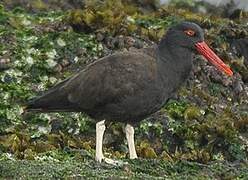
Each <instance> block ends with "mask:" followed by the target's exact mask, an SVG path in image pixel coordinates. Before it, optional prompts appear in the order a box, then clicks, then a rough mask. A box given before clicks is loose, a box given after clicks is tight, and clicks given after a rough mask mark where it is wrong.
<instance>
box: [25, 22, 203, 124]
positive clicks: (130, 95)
mask: <svg viewBox="0 0 248 180" xmlns="http://www.w3.org/2000/svg"><path fill="white" fill-rule="evenodd" d="M189 25H190V26H192V28H193V29H195V30H196V31H198V32H199V35H198V36H197V38H196V39H202V38H203V35H202V31H201V29H200V28H199V27H198V26H197V25H195V24H192V23H184V24H181V25H179V26H177V27H176V28H177V29H178V30H181V29H185V28H187V26H189ZM175 32H177V31H175V28H174V29H170V30H169V31H168V33H167V34H168V35H167V36H165V37H164V38H163V39H162V40H161V42H160V43H159V44H158V46H153V47H150V48H144V49H141V50H137V51H129V52H121V53H116V54H112V55H109V56H106V57H103V58H101V59H99V60H98V61H96V62H94V63H92V64H90V65H88V66H87V67H86V68H85V69H84V70H82V71H80V72H79V73H77V74H75V75H74V76H73V77H71V78H69V79H66V80H65V81H63V82H61V83H59V84H58V85H56V86H55V87H53V88H52V89H50V90H49V91H47V92H46V93H44V95H42V96H40V97H38V98H36V99H34V100H32V101H31V102H30V103H29V104H28V106H27V110H36V111H40V112H56V111H75V112H78V111H81V112H85V113H87V114H88V115H90V116H91V117H92V118H93V119H96V120H103V119H105V120H111V121H121V122H129V123H134V122H137V121H140V120H142V119H144V118H145V117H147V116H149V115H150V114H152V113H154V112H156V111H157V110H159V109H160V108H161V106H163V104H164V103H165V102H166V101H167V100H168V98H170V97H171V96H172V94H173V93H175V91H176V90H177V89H178V88H179V86H180V85H181V84H182V83H183V82H184V81H185V79H186V78H187V76H188V75H189V73H190V70H191V62H192V54H193V51H192V50H191V48H193V47H191V46H193V45H194V43H191V40H189V38H187V37H186V35H184V34H183V36H182V35H181V36H182V38H181V39H185V40H184V41H179V40H181V39H180V38H179V40H174V37H176V39H178V36H177V34H176V33H175ZM170 34H171V36H170ZM179 37H180V36H179ZM202 40H203V39H202ZM184 43H185V44H186V45H187V46H185V47H184V46H181V44H182V45H184ZM189 45H190V46H189Z"/></svg>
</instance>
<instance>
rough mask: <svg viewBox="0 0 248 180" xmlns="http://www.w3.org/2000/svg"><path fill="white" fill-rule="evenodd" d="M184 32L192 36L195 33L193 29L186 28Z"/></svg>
mask: <svg viewBox="0 0 248 180" xmlns="http://www.w3.org/2000/svg"><path fill="white" fill-rule="evenodd" d="M184 33H185V34H187V35H188V36H194V35H195V31H193V30H191V29H188V30H185V31H184Z"/></svg>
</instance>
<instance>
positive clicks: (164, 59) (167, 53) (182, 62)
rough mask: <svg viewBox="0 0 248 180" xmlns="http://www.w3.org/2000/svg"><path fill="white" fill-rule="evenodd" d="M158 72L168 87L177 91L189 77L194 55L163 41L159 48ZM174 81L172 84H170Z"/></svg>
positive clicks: (187, 50) (185, 49)
mask: <svg viewBox="0 0 248 180" xmlns="http://www.w3.org/2000/svg"><path fill="white" fill-rule="evenodd" d="M157 54H158V56H157V64H158V72H159V73H160V77H161V78H162V81H163V82H164V83H165V86H166V85H169V84H168V83H171V87H172V88H174V89H177V88H178V87H179V86H180V85H181V84H182V83H183V82H184V81H185V80H186V79H187V77H188V76H189V74H190V71H191V69H192V57H193V53H192V52H191V51H190V50H189V49H187V48H184V47H180V46H177V45H174V44H172V43H171V42H167V41H166V39H163V40H162V41H161V42H160V43H159V45H158V46H157ZM168 79H172V82H168Z"/></svg>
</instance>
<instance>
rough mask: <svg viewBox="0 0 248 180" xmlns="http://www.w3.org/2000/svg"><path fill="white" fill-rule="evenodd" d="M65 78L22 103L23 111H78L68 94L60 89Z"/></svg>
mask: <svg viewBox="0 0 248 180" xmlns="http://www.w3.org/2000/svg"><path fill="white" fill-rule="evenodd" d="M66 82H67V80H65V81H63V82H61V83H59V84H58V85H56V86H55V87H53V88H52V89H50V90H48V91H47V92H45V93H44V94H43V95H41V96H38V97H36V98H34V99H31V100H30V101H29V102H28V103H27V104H25V105H24V111H25V112H59V111H79V109H78V108H77V106H75V104H73V103H71V102H70V101H69V100H68V98H67V97H68V94H67V93H66V92H65V91H64V90H63V89H61V87H62V86H63V85H64V84H65V83H66Z"/></svg>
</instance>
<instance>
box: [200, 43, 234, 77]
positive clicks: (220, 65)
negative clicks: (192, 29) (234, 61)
mask: <svg viewBox="0 0 248 180" xmlns="http://www.w3.org/2000/svg"><path fill="white" fill-rule="evenodd" d="M196 49H197V51H198V52H199V53H200V54H201V55H203V56H204V57H205V58H206V59H207V60H208V61H209V62H210V63H212V64H213V65H214V66H215V67H216V68H217V69H219V70H220V71H223V72H225V73H226V74H227V75H228V76H232V75H233V72H232V70H231V69H230V67H228V66H227V65H226V64H225V63H224V62H223V61H222V60H221V59H220V58H219V57H218V56H217V55H216V54H215V53H214V52H213V51H212V50H211V49H210V48H209V47H208V45H207V44H206V43H205V42H204V41H202V42H199V43H196Z"/></svg>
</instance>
